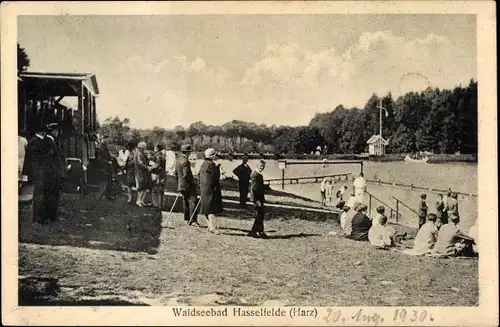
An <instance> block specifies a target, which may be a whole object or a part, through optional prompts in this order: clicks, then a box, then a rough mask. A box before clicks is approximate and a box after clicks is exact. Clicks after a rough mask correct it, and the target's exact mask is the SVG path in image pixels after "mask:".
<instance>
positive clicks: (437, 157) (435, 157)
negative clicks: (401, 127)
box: [195, 151, 477, 163]
mask: <svg viewBox="0 0 500 327" xmlns="http://www.w3.org/2000/svg"><path fill="white" fill-rule="evenodd" d="M195 154H196V156H197V157H198V158H203V152H201V151H200V152H195ZM243 155H244V153H219V158H220V159H226V160H241V158H242V157H243ZM246 155H247V156H248V158H249V159H250V160H258V159H267V160H283V159H284V160H286V159H293V160H298V159H304V160H325V159H326V160H363V161H381V162H385V161H404V158H405V156H406V155H407V154H406V153H391V154H386V155H383V156H372V155H368V154H335V153H334V154H321V155H314V154H298V153H295V154H290V153H284V154H275V153H247V154H246ZM428 157H429V161H428V163H450V162H470V163H477V154H475V153H474V154H446V153H439V154H430V155H428Z"/></svg>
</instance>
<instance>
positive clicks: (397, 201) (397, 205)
mask: <svg viewBox="0 0 500 327" xmlns="http://www.w3.org/2000/svg"><path fill="white" fill-rule="evenodd" d="M398 220H399V200H398V199H396V224H397V223H398Z"/></svg>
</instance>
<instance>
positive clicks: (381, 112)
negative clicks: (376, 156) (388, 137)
mask: <svg viewBox="0 0 500 327" xmlns="http://www.w3.org/2000/svg"><path fill="white" fill-rule="evenodd" d="M379 108H380V137H382V99H380V106H379Z"/></svg>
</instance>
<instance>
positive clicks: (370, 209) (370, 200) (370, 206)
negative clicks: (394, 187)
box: [368, 193, 372, 215]
mask: <svg viewBox="0 0 500 327" xmlns="http://www.w3.org/2000/svg"><path fill="white" fill-rule="evenodd" d="M369 194H370V193H369ZM368 212H370V215H371V214H372V195H371V194H370V198H369V200H368Z"/></svg>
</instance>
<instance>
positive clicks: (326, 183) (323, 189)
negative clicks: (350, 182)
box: [320, 177, 347, 209]
mask: <svg viewBox="0 0 500 327" xmlns="http://www.w3.org/2000/svg"><path fill="white" fill-rule="evenodd" d="M334 184H335V182H334V181H333V179H332V178H331V177H330V178H327V177H325V178H323V181H322V182H321V186H320V194H321V205H324V206H332V207H333V206H335V207H337V208H339V209H341V208H343V207H344V203H345V201H344V193H345V191H346V190H347V185H344V186H343V187H341V188H340V189H338V190H337V192H336V193H335V192H334V186H333V185H334ZM334 193H335V194H334Z"/></svg>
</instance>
